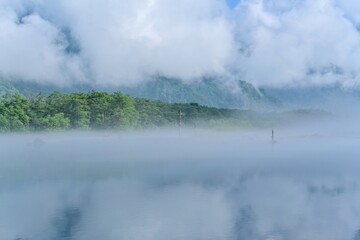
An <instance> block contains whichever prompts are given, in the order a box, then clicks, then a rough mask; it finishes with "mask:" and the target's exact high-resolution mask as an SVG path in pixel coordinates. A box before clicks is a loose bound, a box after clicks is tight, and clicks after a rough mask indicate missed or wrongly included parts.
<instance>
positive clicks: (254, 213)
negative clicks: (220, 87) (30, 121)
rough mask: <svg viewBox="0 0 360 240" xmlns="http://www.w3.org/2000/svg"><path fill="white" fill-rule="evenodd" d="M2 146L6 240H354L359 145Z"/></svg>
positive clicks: (252, 141)
mask: <svg viewBox="0 0 360 240" xmlns="http://www.w3.org/2000/svg"><path fill="white" fill-rule="evenodd" d="M270 134H271V132H269V131H261V132H235V133H229V132H228V133H219V132H217V133H216V132H211V133H209V132H200V131H194V132H190V131H189V132H184V133H182V135H181V136H179V135H178V133H177V132H162V133H154V132H147V133H141V134H124V133H66V134H65V133H58V134H36V135H7V136H1V137H0V154H1V155H0V156H1V157H0V239H1V240H20V239H21V240H62V239H64V240H65V239H66V240H99V239H101V240H119V239H125V240H132V239H134V240H137V239H139V240H147V239H153V240H168V239H175V240H177V239H179V240H184V239H188V240H202V239H206V240H208V239H209V240H210V239H211V240H216V239H219V240H220V239H221V240H224V239H229V240H230V239H231V240H232V239H236V240H243V239H244V240H252V239H254V240H267V239H268V240H270V239H272V240H275V239H279V240H280V239H284V240H285V239H286V240H300V239H304V240H305V239H306V240H309V239H312V240H314V239H316V240H332V239H334V240H339V239H341V240H346V239H348V240H358V239H360V174H359V172H360V159H359V158H360V138H358V137H357V134H355V133H353V132H352V133H351V132H350V133H346V134H345V133H344V134H339V133H337V134H334V133H332V134H329V133H328V132H327V133H314V132H313V131H311V130H309V131H308V132H304V131H277V132H276V140H277V142H276V143H275V144H272V143H271V142H270Z"/></svg>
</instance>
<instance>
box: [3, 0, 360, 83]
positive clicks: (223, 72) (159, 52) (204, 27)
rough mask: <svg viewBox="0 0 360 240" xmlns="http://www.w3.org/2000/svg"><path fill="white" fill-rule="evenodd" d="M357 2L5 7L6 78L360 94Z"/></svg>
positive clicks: (81, 1)
mask: <svg viewBox="0 0 360 240" xmlns="http://www.w3.org/2000/svg"><path fill="white" fill-rule="evenodd" d="M359 26H360V3H359V2H358V1H355V0H317V1H313V0H276V1H275V0H241V1H239V2H237V1H232V0H198V1H196V2H194V1H191V0H178V1H168V0H134V1H130V2H129V1H125V0H104V1H101V2H100V1H94V0H93V1H87V0H76V1H74V0H53V1H49V0H0V52H1V54H0V76H1V77H2V78H8V79H22V80H25V81H33V82H37V83H41V84H54V85H59V86H69V85H72V84H74V83H88V84H98V85H110V86H112V85H114V86H116V85H134V84H137V83H139V82H143V81H147V80H149V79H152V78H153V77H154V76H165V77H170V78H178V79H181V80H183V81H185V82H189V81H194V80H199V79H201V78H203V77H205V76H214V77H218V78H221V79H222V80H223V81H234V80H238V79H241V80H245V81H248V82H250V83H252V84H254V85H256V86H268V85H270V86H288V85H329V84H334V83H339V84H340V85H341V86H343V87H344V88H354V87H358V85H359V82H360V79H359V76H360V65H359V64H358V63H357V62H358V59H359V58H360V34H359V28H360V27H359Z"/></svg>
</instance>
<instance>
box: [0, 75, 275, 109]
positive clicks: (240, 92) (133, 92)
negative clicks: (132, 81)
mask: <svg viewBox="0 0 360 240" xmlns="http://www.w3.org/2000/svg"><path fill="white" fill-rule="evenodd" d="M4 84H5V82H4ZM6 84H7V85H10V86H12V87H13V88H14V89H17V90H18V91H19V92H20V93H21V94H23V95H25V96H29V95H36V94H37V93H39V92H42V93H45V94H49V93H51V92H53V91H59V92H62V93H72V92H87V91H90V90H97V91H106V92H114V91H121V92H124V93H126V94H128V95H130V96H133V97H140V98H149V99H157V100H161V101H164V102H168V103H174V102H178V103H191V102H194V103H199V104H202V105H206V106H210V107H220V108H252V109H261V108H268V107H275V106H279V105H280V102H279V101H278V100H277V99H275V98H274V97H271V96H269V95H268V94H267V93H266V92H265V91H264V90H262V89H257V88H255V87H254V86H253V85H251V84H250V83H247V82H245V81H237V82H235V83H234V84H233V85H232V86H224V84H223V83H222V82H221V81H219V80H217V79H203V80H201V81H195V82H191V83H184V82H183V81H181V80H178V79H172V78H165V77H157V78H154V79H153V80H151V81H147V82H144V83H141V84H138V85H136V86H132V87H125V86H119V87H103V86H96V87H94V86H92V85H75V86H72V87H63V88H58V87H55V86H52V85H39V84H36V83H30V82H24V81H12V82H11V84H10V82H6Z"/></svg>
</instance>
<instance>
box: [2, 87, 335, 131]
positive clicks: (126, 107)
mask: <svg viewBox="0 0 360 240" xmlns="http://www.w3.org/2000/svg"><path fill="white" fill-rule="evenodd" d="M329 116H330V114H329V113H326V112H324V111H319V110H311V109H308V110H306V109H300V110H294V111H288V112H283V113H276V112H267V113H264V112H256V111H250V110H236V109H233V110H232V109H218V108H213V107H206V106H201V105H199V104H197V103H173V104H171V103H164V102H161V101H157V100H149V99H142V98H132V97H130V96H127V95H124V94H122V93H120V92H115V93H112V94H109V93H106V92H96V91H92V92H88V93H73V94H68V95H66V94H61V93H59V92H54V93H52V94H50V95H48V96H44V95H42V94H38V95H37V96H35V97H33V98H31V97H23V96H21V95H19V94H14V95H12V96H7V95H5V96H3V98H2V99H1V100H0V131H2V132H9V131H13V132H14V131H16V132H21V131H54V130H67V129H75V130H76V129H78V130H79V129H83V130H85V129H94V130H101V129H103V130H104V129H119V130H120V129H138V128H153V127H157V128H158V127H175V126H177V125H178V124H179V121H181V124H182V125H184V126H186V127H204V126H207V127H223V128H224V127H225V128H226V127H242V128H265V127H271V126H275V125H279V124H280V123H281V124H289V123H291V122H292V121H296V120H299V119H302V120H304V119H306V118H308V119H311V118H315V117H324V118H325V117H329ZM179 118H181V120H180V119H179Z"/></svg>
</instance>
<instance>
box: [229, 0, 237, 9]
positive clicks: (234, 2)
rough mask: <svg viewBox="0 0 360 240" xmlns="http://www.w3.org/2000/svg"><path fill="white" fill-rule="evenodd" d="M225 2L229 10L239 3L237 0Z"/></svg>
mask: <svg viewBox="0 0 360 240" xmlns="http://www.w3.org/2000/svg"><path fill="white" fill-rule="evenodd" d="M226 2H227V4H228V5H229V7H230V8H234V7H236V5H237V4H238V3H239V0H226Z"/></svg>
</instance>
